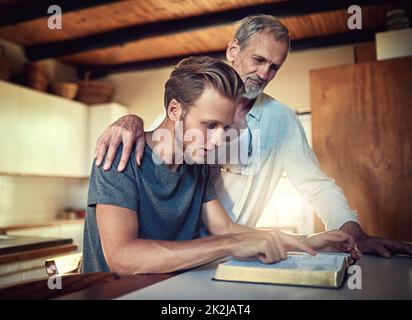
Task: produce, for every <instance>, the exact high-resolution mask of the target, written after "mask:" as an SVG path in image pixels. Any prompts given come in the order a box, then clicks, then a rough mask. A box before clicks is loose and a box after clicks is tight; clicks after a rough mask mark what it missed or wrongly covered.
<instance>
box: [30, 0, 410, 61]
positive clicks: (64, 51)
mask: <svg viewBox="0 0 412 320" xmlns="http://www.w3.org/2000/svg"><path fill="white" fill-rule="evenodd" d="M394 2H396V3H400V2H404V3H407V2H408V1H399V0H357V1H356V4H357V5H359V6H365V5H379V4H388V3H394ZM352 4H353V0H341V1H331V0H311V1H307V0H290V1H282V2H275V3H271V4H263V5H256V6H250V7H245V8H238V9H232V10H227V11H224V12H215V13H209V14H205V15H201V16H192V17H186V18H181V19H175V20H167V21H159V22H152V23H147V24H142V25H137V26H131V27H126V28H122V29H117V30H113V31H109V32H103V33H100V34H95V35H90V36H85V37H80V38H76V39H70V40H63V41H55V42H50V43H45V44H37V45H32V46H28V47H27V48H26V50H25V51H26V56H27V58H28V59H29V60H40V59H46V58H55V57H61V56H66V55H70V54H74V53H79V52H85V51H90V50H96V49H102V48H107V47H113V46H118V45H124V44H125V43H128V42H131V41H137V40H141V39H144V38H149V37H155V36H163V35H169V34H176V33H180V32H187V31H192V30H197V29H201V28H207V27H211V26H216V25H224V24H229V23H233V22H236V21H238V20H240V19H242V18H244V17H246V16H248V15H252V14H258V13H266V14H271V15H274V16H277V17H286V16H301V15H307V14H311V13H317V12H326V11H333V10H342V9H347V8H348V7H349V6H350V5H352Z"/></svg>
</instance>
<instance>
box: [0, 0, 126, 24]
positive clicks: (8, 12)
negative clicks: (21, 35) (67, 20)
mask: <svg viewBox="0 0 412 320" xmlns="http://www.w3.org/2000/svg"><path fill="white" fill-rule="evenodd" d="M118 1H119V0H62V1H56V0H31V1H15V2H12V4H9V5H5V6H1V7H0V27H4V26H8V25H14V24H17V23H20V22H25V21H30V20H34V19H38V18H43V17H47V16H50V15H48V14H47V9H48V8H49V7H50V6H51V5H59V6H60V7H61V9H62V13H63V15H64V14H65V13H68V12H72V11H77V10H83V9H88V8H91V7H95V6H100V5H107V4H110V3H113V2H118Z"/></svg>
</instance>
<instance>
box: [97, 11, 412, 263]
mask: <svg viewBox="0 0 412 320" xmlns="http://www.w3.org/2000/svg"><path fill="white" fill-rule="evenodd" d="M289 49H290V38H289V31H288V29H287V28H286V27H285V26H284V25H283V24H282V23H281V22H280V21H279V20H278V19H276V18H274V17H272V16H269V15H256V16H250V17H247V18H245V19H243V20H242V21H241V23H240V27H239V28H238V29H237V31H236V33H235V36H234V38H233V40H231V41H230V42H229V44H228V46H227V50H226V58H227V60H228V61H229V63H230V64H231V65H232V66H233V67H234V69H235V70H236V71H237V72H238V73H239V75H240V77H241V78H242V80H243V82H244V84H245V88H246V93H245V95H244V99H243V100H242V101H241V102H240V103H239V104H238V106H237V109H236V113H235V122H234V125H233V128H235V129H236V130H237V131H238V133H239V134H238V143H239V144H240V146H241V148H242V149H243V150H247V154H248V155H249V159H248V160H247V161H245V162H243V163H241V165H240V166H239V165H231V164H227V165H220V166H219V168H218V169H219V171H218V173H217V174H216V175H215V179H214V185H215V189H216V192H217V195H218V198H219V199H220V201H221V202H222V204H223V205H224V207H225V209H226V210H227V212H228V213H229V214H230V215H231V218H232V219H233V220H234V221H236V222H238V223H241V224H244V225H247V226H250V227H254V226H255V225H256V223H257V221H258V220H259V218H260V216H261V214H262V212H263V210H264V208H265V206H266V205H267V204H268V201H269V199H270V198H271V196H272V194H273V192H274V190H275V188H276V186H277V184H278V181H279V179H280V177H281V175H282V173H283V171H285V172H286V173H287V176H288V177H289V180H290V181H291V183H292V184H293V185H294V187H295V188H296V189H297V190H298V191H299V192H300V194H301V195H302V196H303V197H304V198H305V199H306V200H307V201H308V202H309V203H310V204H311V205H312V206H313V208H314V209H315V211H316V214H317V215H318V216H319V217H320V218H321V219H322V221H323V223H324V224H325V227H326V229H327V230H332V229H340V230H342V231H344V232H346V233H348V234H350V235H351V236H353V237H354V238H355V241H356V242H357V246H358V248H359V249H360V250H361V251H362V252H364V253H375V254H378V255H380V256H382V257H386V258H389V257H390V256H391V254H397V253H401V254H407V255H412V246H411V245H409V244H406V243H402V242H397V241H392V240H388V239H383V238H378V237H372V236H369V235H367V234H366V233H365V232H364V231H363V230H362V228H361V226H360V225H359V221H358V218H357V215H356V213H355V212H354V211H353V210H351V209H350V208H349V205H348V202H347V200H346V198H345V196H344V194H343V192H342V190H341V189H340V188H339V187H338V186H337V185H336V184H335V182H334V180H333V179H331V178H329V177H328V176H326V175H325V174H324V173H323V172H322V170H321V169H320V168H319V164H318V161H317V159H316V156H315V154H314V152H313V150H312V149H311V148H310V146H309V145H308V143H307V140H306V137H305V133H304V131H303V128H302V125H301V123H300V121H299V120H298V118H297V116H296V114H295V113H294V111H293V110H292V109H290V108H289V107H288V106H286V105H284V104H283V103H281V102H279V101H277V100H275V99H274V98H272V97H270V96H268V95H266V94H264V93H263V90H264V88H265V87H266V85H267V84H268V83H269V82H270V81H271V80H272V79H273V78H274V77H275V75H276V73H277V71H278V70H279V69H280V68H281V66H282V65H283V63H284V61H285V60H286V57H287V55H288V52H289ZM256 133H259V139H256V137H255V136H254V135H256ZM142 137H143V121H142V120H141V119H140V118H139V117H137V116H135V115H129V116H125V117H123V118H120V119H119V120H118V121H116V122H115V123H113V124H112V125H111V126H110V127H109V128H108V129H106V131H105V132H104V133H103V134H102V135H101V137H100V138H99V139H98V142H97V147H96V165H97V166H100V165H101V164H102V161H103V158H104V155H105V154H106V151H107V150H108V154H107V156H106V161H105V164H104V169H105V170H108V169H109V168H110V166H111V165H112V163H113V158H114V155H115V153H116V150H117V148H118V146H119V145H120V144H121V143H123V154H122V159H121V161H120V164H119V166H118V170H119V171H122V170H123V169H124V167H125V164H126V163H127V160H128V158H129V156H130V153H131V150H132V148H135V149H136V161H137V163H139V162H140V157H141V154H142V150H143V145H144V142H143V138H142ZM256 153H257V154H258V155H259V159H260V161H259V164H260V166H259V168H258V170H252V172H253V174H247V173H248V172H251V171H250V170H249V169H250V167H251V166H253V161H250V159H252V157H253V155H254V154H256Z"/></svg>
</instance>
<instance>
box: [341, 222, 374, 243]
mask: <svg viewBox="0 0 412 320" xmlns="http://www.w3.org/2000/svg"><path fill="white" fill-rule="evenodd" d="M339 230H341V231H343V232H345V233H347V234H349V235H351V236H352V237H354V238H355V240H357V239H359V238H363V237H367V235H366V233H365V232H364V231H363V230H362V228H361V226H360V225H359V223H357V222H355V221H347V222H345V223H344V224H343V225H342V226H341V227H340V228H339Z"/></svg>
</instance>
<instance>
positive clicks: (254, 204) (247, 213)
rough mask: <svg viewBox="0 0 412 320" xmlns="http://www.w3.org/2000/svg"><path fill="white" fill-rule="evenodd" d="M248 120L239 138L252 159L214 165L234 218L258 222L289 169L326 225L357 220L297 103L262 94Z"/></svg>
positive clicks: (217, 183)
mask: <svg viewBox="0 0 412 320" xmlns="http://www.w3.org/2000/svg"><path fill="white" fill-rule="evenodd" d="M164 117H165V115H164V114H163V115H161V116H159V117H158V118H157V119H156V120H155V122H154V123H153V124H152V125H151V126H150V128H151V129H154V128H156V127H157V126H158V125H159V124H160V123H161V121H163V119H164ZM246 124H247V128H248V130H249V131H247V130H246V131H243V134H241V135H240V137H239V141H238V142H237V143H238V144H239V145H240V148H243V149H244V150H246V149H245V148H247V150H248V151H246V152H248V153H249V154H250V158H249V160H248V161H247V164H243V165H239V164H237V165H221V166H214V168H213V170H212V172H213V173H212V174H213V179H214V185H215V189H216V193H217V195H218V198H219V200H220V201H221V203H222V204H223V206H224V207H225V209H226V211H227V212H228V213H229V215H230V216H231V218H232V219H233V220H234V221H236V222H239V223H241V224H244V225H248V226H250V227H254V226H256V224H257V222H258V220H259V218H260V216H261V215H262V213H263V211H264V209H265V207H266V205H267V204H268V202H269V200H270V198H271V197H272V195H273V193H274V190H275V188H276V186H277V184H278V182H279V179H280V177H281V176H282V173H283V172H284V171H285V172H286V174H287V176H288V178H289V180H290V182H291V183H292V184H293V186H294V187H295V188H296V189H297V190H298V191H299V192H300V194H301V195H302V196H303V198H305V199H306V200H307V201H308V202H309V203H310V204H311V205H312V207H313V208H314V210H315V212H316V214H317V215H318V216H319V217H320V218H321V219H322V221H323V223H324V224H325V227H326V230H333V229H339V228H340V227H341V226H342V225H343V224H344V223H345V222H347V221H355V222H358V218H357V215H356V213H355V212H354V211H353V210H351V209H350V208H349V205H348V202H347V200H346V198H345V196H344V194H343V192H342V190H341V189H340V188H339V187H338V186H337V185H336V184H335V181H334V180H333V179H331V178H329V177H328V176H326V174H325V173H324V172H323V171H322V170H321V169H320V167H319V163H318V160H317V158H316V156H315V154H314V152H313V150H312V149H311V147H310V146H309V144H308V142H307V140H306V136H305V132H304V130H303V127H302V125H301V123H300V121H299V119H298V118H297V116H296V114H295V112H294V111H293V110H292V109H290V108H289V107H287V106H286V105H284V104H282V103H280V102H279V101H277V100H275V99H273V98H271V97H269V96H268V95H266V94H262V95H260V96H259V97H258V98H257V99H256V101H255V103H254V105H253V107H252V108H251V110H250V111H249V113H248V114H247V117H246ZM248 132H249V133H250V135H248V134H247V133H248Z"/></svg>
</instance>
